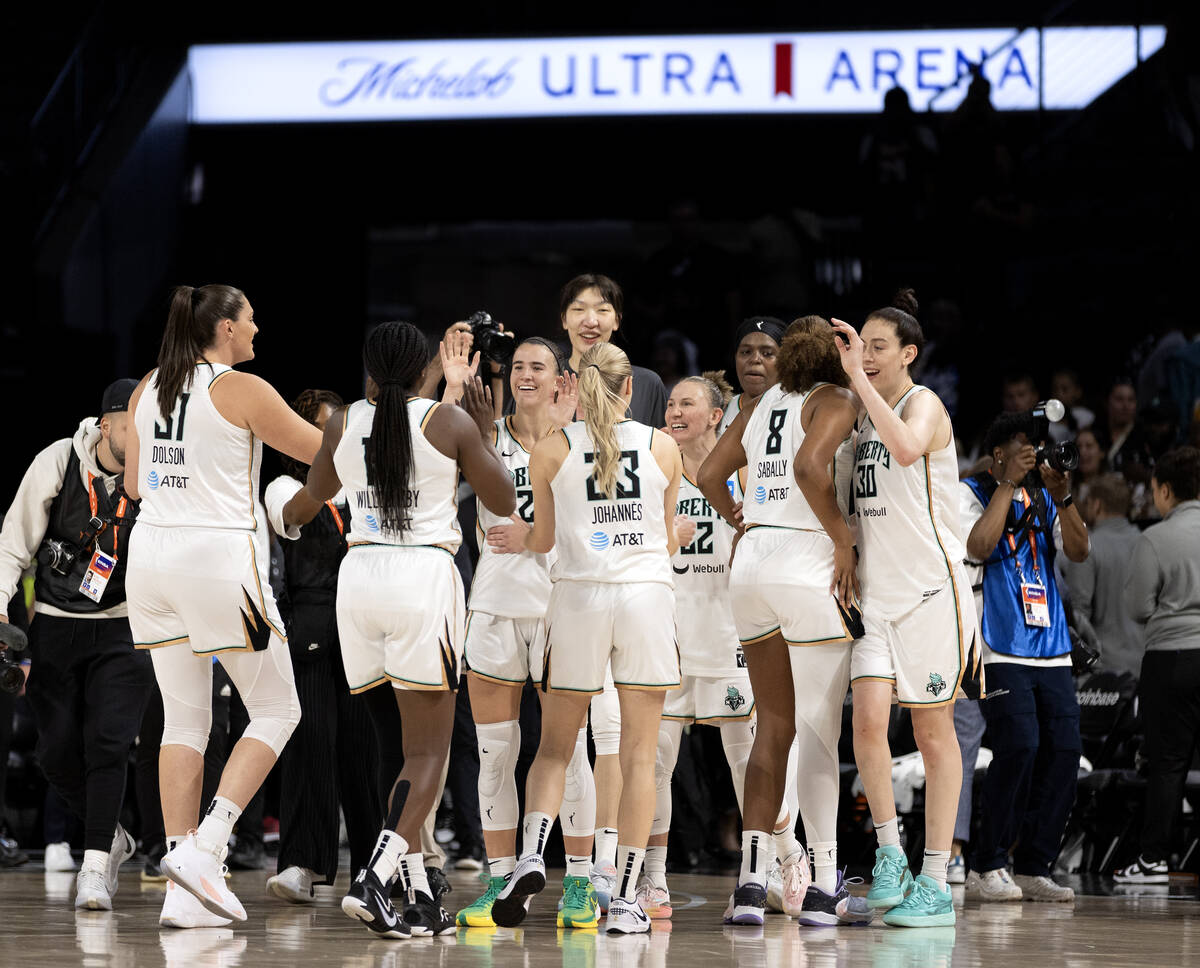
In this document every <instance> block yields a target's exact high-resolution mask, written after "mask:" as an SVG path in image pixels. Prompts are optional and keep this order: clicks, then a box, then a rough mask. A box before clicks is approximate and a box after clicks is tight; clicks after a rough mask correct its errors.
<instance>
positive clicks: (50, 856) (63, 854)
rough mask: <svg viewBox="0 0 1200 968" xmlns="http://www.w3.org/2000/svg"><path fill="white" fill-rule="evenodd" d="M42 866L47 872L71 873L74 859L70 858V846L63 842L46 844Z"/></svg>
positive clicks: (73, 867)
mask: <svg viewBox="0 0 1200 968" xmlns="http://www.w3.org/2000/svg"><path fill="white" fill-rule="evenodd" d="M44 866H45V868H46V870H48V871H73V870H74V869H75V858H74V857H72V856H71V845H70V844H68V843H67V842H66V841H65V840H64V841H63V842H62V843H59V844H47V845H46V860H45V865H44Z"/></svg>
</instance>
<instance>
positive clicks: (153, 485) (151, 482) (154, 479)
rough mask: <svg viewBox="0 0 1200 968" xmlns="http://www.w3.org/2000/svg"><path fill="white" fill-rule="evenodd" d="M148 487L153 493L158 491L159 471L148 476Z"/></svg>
mask: <svg viewBox="0 0 1200 968" xmlns="http://www.w3.org/2000/svg"><path fill="white" fill-rule="evenodd" d="M146 486H147V487H149V488H150V490H152V491H157V490H158V471H151V472H150V473H149V474H147V475H146Z"/></svg>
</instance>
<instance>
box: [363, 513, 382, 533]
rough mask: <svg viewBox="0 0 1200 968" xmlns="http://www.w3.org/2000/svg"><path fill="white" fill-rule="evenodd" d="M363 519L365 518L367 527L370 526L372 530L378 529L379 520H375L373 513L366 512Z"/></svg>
mask: <svg viewBox="0 0 1200 968" xmlns="http://www.w3.org/2000/svg"><path fill="white" fill-rule="evenodd" d="M363 520H365V521H366V522H367V527H368V528H370V529H371V530H372V531H378V530H379V522H378V521H376V520H375V515H373V514H368V515H367V516H366V517H365V518H364V519H363Z"/></svg>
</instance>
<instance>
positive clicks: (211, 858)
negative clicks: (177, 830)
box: [161, 830, 246, 921]
mask: <svg viewBox="0 0 1200 968" xmlns="http://www.w3.org/2000/svg"><path fill="white" fill-rule="evenodd" d="M226 849H227V848H225V847H224V846H222V847H213V846H211V845H210V844H206V843H204V842H203V841H200V840H197V839H196V831H194V830H192V831H190V832H189V833H188V835H187V837H186V839H184V840H182V841H180V842H179V844H178V845H177V846H176V847H175V849H174V850H169V851H167V852H166V853H165V854H163V859H162V864H161V867H162V872H163V873H164V874H166V875H167V877H169V878H170V879H171V880H173V881H174V882H175V883H176V884H178V885H179V886H180V887H182V888H183V889H184V890H185V891H187V892H188V893H189V894H192V895H194V896H195V898H196V900H198V901H199V902H200V903H201V904H203V905H204V906H205V907H206V908H208V910H209V911H211V912H212V913H213V914H216V915H217V916H219V917H222V918H229V919H230V920H231V921H245V920H246V909H245V908H244V907H242V902H241V901H239V900H238V899H237V895H235V894H234V893H233V891H231V890H230V889H229V886H228V885H227V884H226V883H225V865H224V863H223V862H224V860H225V853H226Z"/></svg>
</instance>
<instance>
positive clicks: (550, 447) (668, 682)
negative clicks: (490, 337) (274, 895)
mask: <svg viewBox="0 0 1200 968" xmlns="http://www.w3.org/2000/svg"><path fill="white" fill-rule="evenodd" d="M632 393H633V378H632V369H631V367H630V365H629V359H628V358H627V357H626V356H625V354H624V353H622V352H621V351H620V350H619V349H617V348H616V347H614V346H612V345H611V344H608V343H600V344H598V345H596V346H594V347H592V348H591V349H590V350H588V351H587V352H586V353H585V354H584V355H583V357H582V359H581V360H580V369H579V401H580V410H581V412H582V416H583V420H582V421H581V422H577V423H573V424H571V425H570V426H569V427H567V428H565V429H564V430H562V431H560V432H559V433H557V434H553V435H551V436H550V437H547V438H546V439H545V440H543V441H542V442H541V443H539V444H538V445H537V447H536V448H535V449H534V452H533V457H532V460H531V461H530V478H531V481H532V484H533V501H534V522H533V530H532V531H530V532H529V534H527V535H526V537H525V547H526V548H527V549H529V550H530V551H534V552H538V553H545V552H548V551H549V550H550V549H551V548H554V549H555V551H556V552H557V556H558V557H557V559H556V561H555V563H554V566H553V568H552V569H551V579H552V581H553V588H552V590H551V593H550V609H549V612H548V613H547V617H546V636H547V647H546V655H545V662H544V667H543V671H542V684H543V690H544V696H543V699H542V739H541V744H540V746H539V747H538V755H537V758H536V759H535V760H534V763H533V767H532V768H531V769H530V772H529V783H528V791H527V795H526V814H525V818H524V824H523V841H524V854H523V855H522V857H521V859H520V860H519V861H518V862H517V868H516V871H515V873H514V874H513V876H512V879H511V880H510V881H509V883H508V885H506V887H505V888H504V890H503V891H501V893H500V895H499V896H498V897H497V898H496V901H495V903H494V904H493V906H492V917H493V918H494V920H495V921H496V923H497V924H499V925H504V926H510V925H514V924H517V923H520V921H521V920H522V919H523V918H524V916H525V910H526V903H527V901H526V899H527V898H528V897H530V896H531V895H533V894H536V893H537V892H539V891H540V890H542V888H544V887H545V884H546V875H545V862H544V861H543V859H542V856H541V855H542V852H543V851H544V849H545V844H546V837H547V835H548V834H549V832H550V825H551V822H552V818H553V815H554V814H555V813H557V812H558V809H559V806H560V805H561V803H562V794H563V782H564V776H565V773H566V767H567V764H568V763H569V761H570V759H571V757H572V755H573V753H574V746H575V736H576V731H577V730H578V729H579V727H580V726H581V725H582V724H583V721H584V717H585V716H586V714H587V707H588V701H589V699H590V697H591V696H593V695H596V694H597V693H599V692H600V691H601V690H602V689H603V686H604V676H605V669H606V667H608V666H609V664H610V662H611V669H612V675H613V679H614V681H615V683H616V686H617V692H618V695H619V696H620V702H621V747H620V757H621V769H622V773H623V778H624V782H623V785H622V790H621V801H620V807H619V812H618V817H619V819H618V824H617V827H618V830H619V844H618V848H617V859H618V864H617V870H618V878H617V886H616V888H615V889H614V895H613V899H612V903H611V904H610V906H609V909H608V921H607V925H606V926H607V929H608V931H610V932H622V933H642V932H645V931H648V930H649V929H650V919H649V918H648V917H647V916H646V914H645V912H644V911H643V910H642V908H641V905H639V904H638V902H637V884H638V875H639V874H640V872H641V867H642V861H643V858H644V856H645V848H646V840H647V838H648V836H649V833H650V824H651V821H652V819H653V812H654V761H655V749H656V746H657V735H658V724H659V721H660V719H661V718H662V703H663V696H664V694H665V692H666V691H667V690H669V689H673V688H675V687H676V686H678V685H679V661H678V658H677V656H676V650H675V602H674V595H673V590H672V582H671V562H670V556H671V554H672V553H674V551H675V550H676V548H677V545H676V542H675V535H674V529H673V527H671V526H670V522H672V521H673V520H674V516H675V500H676V496H677V493H678V490H679V478H680V473H681V461H680V457H679V448H678V447H676V446H675V443H674V441H672V440H671V439H670V438H669V437H668V436H667V435H666V434H664V433H663V432H662V431H659V430H654V429H653V428H651V427H647V426H646V425H645V424H640V423H637V422H636V421H632V420H626V419H624V414H625V410H626V408H627V406H628V405H629V400H630V397H631V396H632Z"/></svg>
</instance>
